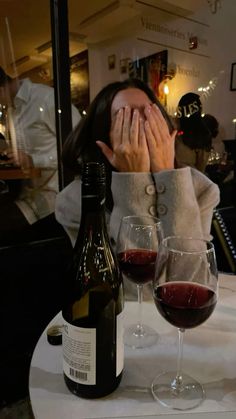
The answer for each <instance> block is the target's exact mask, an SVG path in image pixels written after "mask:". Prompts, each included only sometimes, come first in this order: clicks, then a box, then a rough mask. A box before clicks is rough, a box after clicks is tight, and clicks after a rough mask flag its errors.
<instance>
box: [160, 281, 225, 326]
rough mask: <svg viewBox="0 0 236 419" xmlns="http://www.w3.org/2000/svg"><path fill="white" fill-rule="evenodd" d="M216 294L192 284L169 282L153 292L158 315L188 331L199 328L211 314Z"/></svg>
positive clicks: (204, 287) (201, 286)
mask: <svg viewBox="0 0 236 419" xmlns="http://www.w3.org/2000/svg"><path fill="white" fill-rule="evenodd" d="M216 300H217V298H216V294H215V292H214V291H212V290H211V289H209V288H207V287H206V286H203V285H200V284H197V283H193V282H169V283H165V284H163V285H160V286H159V287H157V288H156V289H155V290H154V301H155V304H156V307H157V309H158V311H159V313H160V314H161V315H162V316H163V317H164V318H165V319H166V320H167V321H168V322H169V323H171V324H172V325H173V326H176V327H178V328H182V329H190V328H192V327H196V326H199V325H200V324H201V323H203V322H204V321H205V320H207V319H208V317H209V316H210V315H211V313H212V312H213V310H214V308H215V305H216Z"/></svg>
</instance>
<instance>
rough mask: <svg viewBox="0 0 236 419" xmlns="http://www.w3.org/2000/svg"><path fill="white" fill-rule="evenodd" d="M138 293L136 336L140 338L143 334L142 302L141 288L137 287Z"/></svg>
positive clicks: (140, 286)
mask: <svg viewBox="0 0 236 419" xmlns="http://www.w3.org/2000/svg"><path fill="white" fill-rule="evenodd" d="M137 291H138V322H137V335H138V336H142V335H143V334H144V330H143V324H142V308H143V305H142V302H143V286H142V285H137Z"/></svg>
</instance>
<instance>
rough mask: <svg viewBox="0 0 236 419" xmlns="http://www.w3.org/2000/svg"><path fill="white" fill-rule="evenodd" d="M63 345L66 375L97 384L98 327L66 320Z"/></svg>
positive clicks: (72, 378) (77, 380)
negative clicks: (77, 324)
mask: <svg viewBox="0 0 236 419" xmlns="http://www.w3.org/2000/svg"><path fill="white" fill-rule="evenodd" d="M62 347H63V371H64V373H65V375H66V376H67V377H68V378H70V379H71V380H73V381H75V382H76V383H80V384H87V385H94V384H96V329H94V328H93V329H87V328H84V327H77V326H73V325H71V324H69V323H67V322H66V321H64V328H63V334H62Z"/></svg>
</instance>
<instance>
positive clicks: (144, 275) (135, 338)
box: [116, 216, 163, 348]
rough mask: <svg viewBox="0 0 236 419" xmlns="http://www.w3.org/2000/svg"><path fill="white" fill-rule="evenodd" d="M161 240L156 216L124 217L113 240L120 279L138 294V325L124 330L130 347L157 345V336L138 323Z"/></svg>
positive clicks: (147, 327) (154, 332) (161, 234)
mask: <svg viewBox="0 0 236 419" xmlns="http://www.w3.org/2000/svg"><path fill="white" fill-rule="evenodd" d="M162 238H163V232H162V226H161V222H160V220H159V219H158V218H156V217H151V216H150V217H149V216H127V217H124V218H123V219H122V220H121V224H120V229H119V234H118V238H117V247H116V252H117V258H118V262H119V265H120V269H121V272H122V275H123V277H124V280H126V279H127V280H128V281H130V282H132V283H134V284H135V285H136V287H137V292H138V302H139V304H138V307H139V312H138V317H139V318H138V322H137V324H135V325H131V326H130V327H129V328H128V329H126V330H125V334H124V342H125V344H126V345H128V346H131V347H133V348H145V347H148V346H151V345H153V344H155V343H156V342H157V339H158V334H157V332H156V331H155V330H153V329H151V328H150V327H149V326H147V325H143V324H142V297H143V286H144V285H145V284H148V283H151V281H153V278H154V274H155V266H156V257H157V252H158V247H159V244H160V242H161V240H162Z"/></svg>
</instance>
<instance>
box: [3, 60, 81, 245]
mask: <svg viewBox="0 0 236 419" xmlns="http://www.w3.org/2000/svg"><path fill="white" fill-rule="evenodd" d="M0 103H1V105H5V106H6V107H7V120H8V130H9V134H10V135H9V136H10V142H9V141H8V143H7V146H6V148H5V149H4V159H5V160H6V163H7V165H8V166H11V165H12V166H13V167H20V168H22V170H27V169H30V168H32V167H36V168H40V169H41V175H40V177H38V178H34V179H30V180H28V179H27V180H20V181H17V187H16V188H15V189H14V193H13V194H12V193H2V194H1V195H0V244H1V245H5V244H12V243H15V242H19V241H24V239H27V235H28V234H29V235H30V233H31V232H32V231H33V230H34V231H38V232H39V231H40V232H42V231H43V229H44V226H45V229H47V228H49V226H50V223H51V222H53V220H54V210H55V198H56V194H57V192H58V172H57V139H56V126H55V104H54V89H53V88H52V87H49V86H47V85H44V84H39V83H32V82H31V81H30V80H29V79H22V80H20V79H18V78H11V77H10V76H9V75H7V74H6V73H5V71H4V70H3V69H2V68H1V67H0ZM72 120H73V127H75V126H76V125H77V124H78V122H79V121H80V115H79V112H78V111H77V109H76V108H75V107H74V106H72ZM2 154H3V152H2ZM38 223H40V224H39V228H38V230H37V225H38ZM55 223H56V220H55ZM32 227H34V229H33V228H32ZM35 227H36V228H35ZM33 238H34V237H33ZM35 239H37V237H35Z"/></svg>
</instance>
